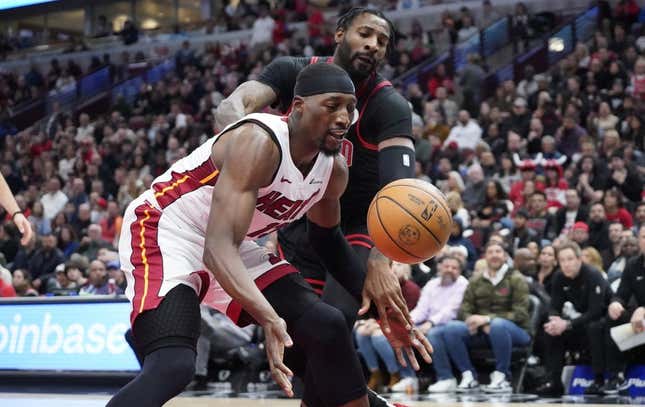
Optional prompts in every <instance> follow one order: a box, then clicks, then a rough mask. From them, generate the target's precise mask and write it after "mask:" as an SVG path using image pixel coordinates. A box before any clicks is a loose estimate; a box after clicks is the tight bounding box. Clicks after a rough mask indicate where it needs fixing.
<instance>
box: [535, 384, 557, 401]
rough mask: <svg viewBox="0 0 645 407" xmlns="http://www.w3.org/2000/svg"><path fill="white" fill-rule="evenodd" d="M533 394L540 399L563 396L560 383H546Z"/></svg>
mask: <svg viewBox="0 0 645 407" xmlns="http://www.w3.org/2000/svg"><path fill="white" fill-rule="evenodd" d="M535 393H537V395H539V396H542V397H560V396H562V395H563V394H564V387H562V385H561V384H560V383H554V382H546V383H544V384H542V385H541V386H539V387H538V388H537V389H535Z"/></svg>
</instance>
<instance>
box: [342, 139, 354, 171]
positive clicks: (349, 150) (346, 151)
mask: <svg viewBox="0 0 645 407" xmlns="http://www.w3.org/2000/svg"><path fill="white" fill-rule="evenodd" d="M340 153H341V154H342V155H343V157H345V161H347V166H348V167H351V166H352V158H353V156H354V145H353V144H352V142H351V141H349V140H347V139H346V138H344V139H343V141H342V143H341V146H340Z"/></svg>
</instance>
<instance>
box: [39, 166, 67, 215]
mask: <svg viewBox="0 0 645 407" xmlns="http://www.w3.org/2000/svg"><path fill="white" fill-rule="evenodd" d="M67 201H68V198H67V195H65V194H64V193H63V191H61V190H60V180H59V179H58V177H53V178H51V179H50V180H49V182H47V193H45V195H43V196H42V198H40V202H41V203H42V204H43V209H44V213H43V216H44V218H45V219H48V220H52V219H54V217H55V216H56V215H57V214H58V212H60V211H62V210H63V208H64V207H65V204H66V203H67Z"/></svg>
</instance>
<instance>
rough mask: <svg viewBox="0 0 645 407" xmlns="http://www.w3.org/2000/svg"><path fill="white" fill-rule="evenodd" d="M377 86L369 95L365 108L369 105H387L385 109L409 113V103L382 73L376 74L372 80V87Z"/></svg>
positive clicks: (368, 107)
mask: <svg viewBox="0 0 645 407" xmlns="http://www.w3.org/2000/svg"><path fill="white" fill-rule="evenodd" d="M375 87H379V89H378V91H377V92H375V93H374V94H372V95H371V97H370V100H369V102H368V106H367V110H368V111H369V110H371V109H370V107H382V106H384V105H386V106H387V110H386V111H392V112H395V113H397V114H400V113H404V112H405V113H409V112H410V105H409V104H408V101H407V100H406V99H405V98H404V97H403V95H401V93H400V92H399V91H398V90H397V89H396V88H395V87H394V86H392V84H391V83H390V82H389V81H388V80H387V79H385V78H384V77H383V76H382V75H380V74H379V75H377V76H376V79H375V81H374V87H373V88H375Z"/></svg>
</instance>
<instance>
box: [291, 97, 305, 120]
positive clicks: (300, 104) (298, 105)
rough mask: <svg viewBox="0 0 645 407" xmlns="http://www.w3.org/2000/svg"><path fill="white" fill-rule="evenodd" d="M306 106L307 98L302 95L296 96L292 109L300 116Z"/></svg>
mask: <svg viewBox="0 0 645 407" xmlns="http://www.w3.org/2000/svg"><path fill="white" fill-rule="evenodd" d="M304 107H305V100H304V99H303V98H301V97H300V96H294V97H293V102H292V106H291V111H292V112H294V113H296V114H297V115H298V116H302V111H303V110H304Z"/></svg>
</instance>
